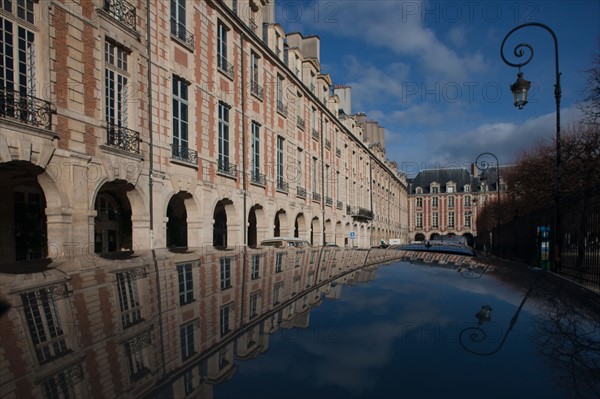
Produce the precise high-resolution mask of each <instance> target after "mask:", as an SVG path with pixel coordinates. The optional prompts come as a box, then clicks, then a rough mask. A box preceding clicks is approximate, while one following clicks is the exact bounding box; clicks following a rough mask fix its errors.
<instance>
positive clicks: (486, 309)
mask: <svg viewBox="0 0 600 399" xmlns="http://www.w3.org/2000/svg"><path fill="white" fill-rule="evenodd" d="M475 317H477V320H478V324H479V325H482V324H483V323H485V322H487V321H490V320H492V307H491V306H490V305H483V306H482V307H481V309H479V312H477V313H475Z"/></svg>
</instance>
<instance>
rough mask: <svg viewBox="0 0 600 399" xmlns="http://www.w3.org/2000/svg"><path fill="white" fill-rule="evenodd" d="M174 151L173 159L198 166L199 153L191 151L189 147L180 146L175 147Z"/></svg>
mask: <svg viewBox="0 0 600 399" xmlns="http://www.w3.org/2000/svg"><path fill="white" fill-rule="evenodd" d="M172 150H173V151H172V157H173V159H178V160H180V161H183V162H188V163H191V164H194V165H198V151H195V150H190V149H189V148H187V147H180V146H173V149H172Z"/></svg>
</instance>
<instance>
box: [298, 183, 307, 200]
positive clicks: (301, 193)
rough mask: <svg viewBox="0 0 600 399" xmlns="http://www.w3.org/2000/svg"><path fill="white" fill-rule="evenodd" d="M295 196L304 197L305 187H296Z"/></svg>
mask: <svg viewBox="0 0 600 399" xmlns="http://www.w3.org/2000/svg"><path fill="white" fill-rule="evenodd" d="M296 197H298V198H306V189H305V188H303V187H300V186H298V187H296Z"/></svg>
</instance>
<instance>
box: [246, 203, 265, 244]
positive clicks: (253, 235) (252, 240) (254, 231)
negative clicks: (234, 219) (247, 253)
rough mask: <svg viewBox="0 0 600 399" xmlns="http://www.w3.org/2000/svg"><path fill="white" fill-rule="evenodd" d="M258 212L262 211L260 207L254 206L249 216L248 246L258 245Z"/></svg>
mask: <svg viewBox="0 0 600 399" xmlns="http://www.w3.org/2000/svg"><path fill="white" fill-rule="evenodd" d="M258 210H262V207H261V206H260V205H254V206H253V207H252V208H250V213H249V214H248V246H249V247H256V246H257V245H258V218H257V217H256V213H257V211H258Z"/></svg>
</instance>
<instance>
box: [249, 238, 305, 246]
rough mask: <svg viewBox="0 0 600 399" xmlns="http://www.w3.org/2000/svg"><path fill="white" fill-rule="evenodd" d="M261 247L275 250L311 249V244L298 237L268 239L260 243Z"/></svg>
mask: <svg viewBox="0 0 600 399" xmlns="http://www.w3.org/2000/svg"><path fill="white" fill-rule="evenodd" d="M260 246H261V247H275V248H287V247H299V248H300V247H310V246H311V245H310V243H309V242H308V241H306V240H305V239H302V238H298V237H271V238H266V239H264V240H262V241H261V242H260Z"/></svg>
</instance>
